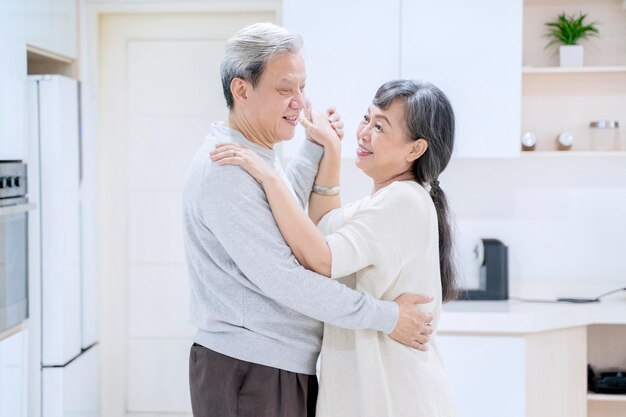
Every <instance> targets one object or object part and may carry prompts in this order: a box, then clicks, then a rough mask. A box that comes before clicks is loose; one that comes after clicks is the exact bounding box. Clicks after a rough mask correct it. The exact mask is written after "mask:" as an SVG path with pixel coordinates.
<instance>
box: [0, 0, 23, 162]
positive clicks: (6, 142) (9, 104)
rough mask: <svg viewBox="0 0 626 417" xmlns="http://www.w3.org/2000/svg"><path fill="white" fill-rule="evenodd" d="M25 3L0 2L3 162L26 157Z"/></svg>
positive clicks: (0, 150) (0, 145)
mask: <svg viewBox="0 0 626 417" xmlns="http://www.w3.org/2000/svg"><path fill="white" fill-rule="evenodd" d="M24 11H25V9H24V4H23V1H22V0H2V1H0V160H21V159H23V158H24V142H25V140H26V139H25V135H26V44H25V20H24Z"/></svg>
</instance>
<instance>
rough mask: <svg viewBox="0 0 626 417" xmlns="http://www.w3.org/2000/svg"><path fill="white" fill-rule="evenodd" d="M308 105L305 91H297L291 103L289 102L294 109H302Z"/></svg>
mask: <svg viewBox="0 0 626 417" xmlns="http://www.w3.org/2000/svg"><path fill="white" fill-rule="evenodd" d="M305 105H306V96H305V95H304V93H297V94H296V95H295V96H294V97H293V98H292V99H291V103H289V107H291V108H292V109H294V110H302V109H303V108H304V106H305Z"/></svg>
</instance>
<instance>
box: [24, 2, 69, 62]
mask: <svg viewBox="0 0 626 417" xmlns="http://www.w3.org/2000/svg"><path fill="white" fill-rule="evenodd" d="M77 3H78V2H77V1H76V0H27V1H26V42H27V43H28V45H30V46H34V47H35V48H37V49H41V50H44V51H47V52H52V53H53V54H56V55H61V56H63V57H66V58H71V59H76V57H77V54H78V51H77V49H78V20H77Z"/></svg>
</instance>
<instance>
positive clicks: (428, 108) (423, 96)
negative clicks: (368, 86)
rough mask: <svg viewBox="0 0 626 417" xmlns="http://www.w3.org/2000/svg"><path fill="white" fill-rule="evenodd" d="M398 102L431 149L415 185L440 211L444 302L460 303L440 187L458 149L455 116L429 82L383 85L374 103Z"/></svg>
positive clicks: (414, 136) (414, 133) (413, 131)
mask: <svg viewBox="0 0 626 417" xmlns="http://www.w3.org/2000/svg"><path fill="white" fill-rule="evenodd" d="M394 100H401V101H402V102H404V103H405V106H406V107H405V109H406V110H405V112H406V122H407V128H408V131H409V134H410V138H411V140H418V139H424V140H426V142H428V149H427V150H426V152H425V153H424V154H423V155H422V156H421V157H420V158H418V159H417V160H415V162H413V166H412V168H411V170H412V172H413V176H414V177H415V181H417V182H418V183H419V184H421V185H422V186H423V187H424V188H426V186H427V185H428V184H430V196H431V197H432V199H433V203H434V204H435V208H436V210H437V223H438V226H439V269H440V273H441V288H442V292H443V300H444V301H448V300H452V299H456V294H457V286H456V269H455V265H454V261H453V250H452V226H451V221H450V218H449V212H448V201H447V199H446V195H445V194H444V192H443V190H442V189H441V187H440V186H439V174H441V172H443V170H444V169H445V168H446V166H448V162H450V157H451V156H452V148H453V146H454V112H453V111H452V106H451V105H450V101H449V100H448V97H446V95H445V94H444V93H443V91H441V90H440V89H439V88H437V87H436V86H434V85H433V84H431V83H429V82H424V81H416V80H395V81H389V82H386V83H385V84H383V85H382V86H381V87H380V88H379V89H378V91H377V92H376V96H375V97H374V100H373V103H374V105H375V106H377V107H379V108H381V109H384V110H385V109H387V108H389V106H390V105H391V103H392V102H393V101H394Z"/></svg>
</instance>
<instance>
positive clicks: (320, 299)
mask: <svg viewBox="0 0 626 417" xmlns="http://www.w3.org/2000/svg"><path fill="white" fill-rule="evenodd" d="M208 171H209V172H208V173H205V175H204V178H203V183H202V187H201V192H202V198H203V200H202V201H203V203H202V208H201V211H202V213H201V218H202V219H203V222H204V224H205V225H206V227H207V228H208V229H209V230H210V231H211V232H212V233H213V234H214V235H215V237H216V238H217V240H218V241H219V242H220V244H221V245H222V247H223V248H224V250H225V251H226V252H227V253H228V254H229V256H230V257H231V258H232V260H233V262H234V264H235V265H236V266H237V267H238V268H239V269H240V270H241V272H242V273H243V275H245V277H246V278H247V280H248V281H249V283H250V284H252V285H253V286H255V287H256V288H257V289H258V291H260V292H262V293H263V294H264V295H266V296H267V297H269V298H271V299H273V300H275V301H277V302H279V303H281V304H283V305H285V306H287V307H289V308H292V309H293V310H296V311H298V312H300V313H302V314H304V315H306V316H309V317H312V318H314V319H317V320H320V321H324V322H327V323H331V324H333V325H336V326H339V327H344V328H350V329H373V330H377V331H383V332H385V333H390V332H392V331H393V329H394V328H395V325H396V322H397V320H398V314H399V310H398V306H397V304H395V303H394V302H388V301H381V300H377V299H375V298H373V297H372V296H370V295H368V294H363V293H360V292H357V291H354V290H351V289H350V288H348V287H346V286H344V285H342V284H340V283H339V282H337V281H334V280H330V279H328V278H326V277H324V276H322V275H318V274H316V273H314V272H311V271H309V270H306V269H305V268H303V267H302V266H300V265H299V264H298V263H297V261H296V259H295V257H294V256H293V254H292V253H291V250H290V249H289V247H288V246H287V244H286V243H285V241H284V240H283V238H282V235H281V234H280V231H279V229H278V226H277V225H276V223H275V221H274V218H273V216H272V212H271V210H270V207H269V204H268V202H267V199H266V197H265V193H264V192H263V189H262V188H261V186H260V185H259V184H258V183H257V182H256V181H255V180H254V179H253V178H252V177H251V176H250V175H248V174H247V173H246V172H245V171H243V170H242V169H241V168H239V167H236V166H228V165H226V166H214V167H213V169H209V170H208Z"/></svg>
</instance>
